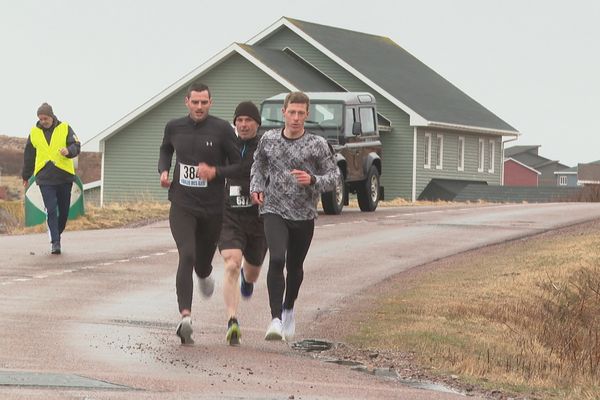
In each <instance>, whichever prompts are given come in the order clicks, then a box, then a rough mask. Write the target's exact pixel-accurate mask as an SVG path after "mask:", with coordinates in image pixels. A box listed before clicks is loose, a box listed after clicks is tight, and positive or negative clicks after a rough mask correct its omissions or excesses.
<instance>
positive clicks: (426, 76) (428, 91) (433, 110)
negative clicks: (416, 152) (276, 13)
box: [248, 17, 518, 135]
mask: <svg viewBox="0 0 600 400" xmlns="http://www.w3.org/2000/svg"><path fill="white" fill-rule="evenodd" d="M281 26H286V27H287V28H289V29H291V30H292V31H293V32H295V33H296V34H298V35H299V36H300V37H302V38H303V39H304V40H306V41H307V42H309V43H310V44H311V45H313V46H314V47H315V48H317V49H318V50H320V51H321V52H322V53H323V54H325V55H326V56H328V57H329V58H330V59H332V60H333V61H335V62H336V63H337V64H339V65H340V66H341V67H342V68H344V69H346V70H347V71H349V72H350V73H352V74H353V75H354V76H356V77H357V78H358V79H359V80H361V81H363V82H364V83H365V84H367V85H368V86H370V87H371V88H373V90H374V91H376V92H377V93H379V94H380V95H382V96H384V97H385V98H386V99H388V100H389V101H390V102H392V103H393V104H395V105H396V106H398V107H399V108H401V109H402V110H404V111H405V112H406V113H408V114H409V115H410V119H411V125H415V126H448V127H454V128H460V127H464V128H472V129H475V130H482V131H491V132H490V133H499V134H506V135H517V134H518V132H517V130H516V129H515V128H513V127H512V126H510V125H509V124H508V123H506V122H505V121H503V120H502V119H500V118H498V117H497V116H496V115H495V114H493V113H492V112H490V111H489V110H487V109H486V108H485V107H483V106H482V105H481V104H479V103H478V102H476V101H475V100H473V99H472V98H471V97H469V96H468V95H466V94H465V93H464V92H462V91H461V90H460V89H458V88H457V87H456V86H454V85H452V84H451V83H450V82H448V81H447V80H446V79H444V78H443V77H441V76H440V75H439V74H437V73H436V72H435V71H433V70H432V69H431V68H429V67H428V66H427V65H425V64H423V63H422V62H421V61H419V60H418V59H417V58H416V57H414V56H412V55H411V54H410V53H408V52H407V51H406V50H404V49H403V48H401V47H400V46H398V45H397V44H396V43H394V42H393V41H392V40H391V39H389V38H387V37H382V36H376V35H370V34H365V33H360V32H355V31H350V30H346V29H341V28H334V27H330V26H325V25H319V24H314V23H310V22H305V21H300V20H296V19H292V18H286V17H283V18H281V19H280V20H279V21H278V22H276V23H275V24H273V25H271V26H270V27H269V28H267V29H266V30H265V31H263V32H261V33H260V34H259V35H257V36H255V37H254V38H252V39H251V40H250V41H248V43H250V44H260V42H261V41H262V40H263V39H265V38H267V37H269V36H270V35H271V34H274V33H276V32H277V30H278V29H280V28H281ZM390 65H393V66H394V68H390Z"/></svg>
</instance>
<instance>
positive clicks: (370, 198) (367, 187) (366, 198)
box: [356, 165, 379, 211]
mask: <svg viewBox="0 0 600 400" xmlns="http://www.w3.org/2000/svg"><path fill="white" fill-rule="evenodd" d="M356 197H357V198H358V206H359V207H360V210H361V211H375V209H376V208H377V204H379V171H377V168H376V167H375V166H374V165H371V168H369V173H368V174H367V179H365V180H364V181H363V182H361V184H360V186H359V187H358V190H357V191H356Z"/></svg>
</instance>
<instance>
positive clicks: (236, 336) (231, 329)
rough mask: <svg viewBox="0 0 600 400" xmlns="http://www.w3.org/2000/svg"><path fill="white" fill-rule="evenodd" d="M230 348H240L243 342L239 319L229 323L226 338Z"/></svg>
mask: <svg viewBox="0 0 600 400" xmlns="http://www.w3.org/2000/svg"><path fill="white" fill-rule="evenodd" d="M225 339H226V340H227V343H229V345H230V346H239V345H240V343H241V342H242V332H241V331H240V325H239V324H238V321H237V319H235V318H230V319H229V322H228V323H227V336H226V337H225Z"/></svg>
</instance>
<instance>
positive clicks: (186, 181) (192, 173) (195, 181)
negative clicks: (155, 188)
mask: <svg viewBox="0 0 600 400" xmlns="http://www.w3.org/2000/svg"><path fill="white" fill-rule="evenodd" d="M197 171H198V169H197V168H196V166H195V165H186V164H182V163H179V184H180V185H181V186H189V187H206V186H207V182H206V180H204V179H202V178H200V177H199V176H197V175H196V173H197Z"/></svg>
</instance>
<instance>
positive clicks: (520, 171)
mask: <svg viewBox="0 0 600 400" xmlns="http://www.w3.org/2000/svg"><path fill="white" fill-rule="evenodd" d="M541 174H542V173H541V172H540V171H538V170H536V169H533V168H531V167H530V166H528V165H525V164H523V163H522V162H520V161H518V160H515V159H514V158H507V159H505V160H504V182H503V185H505V186H536V187H537V186H538V185H539V180H540V175H541Z"/></svg>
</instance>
